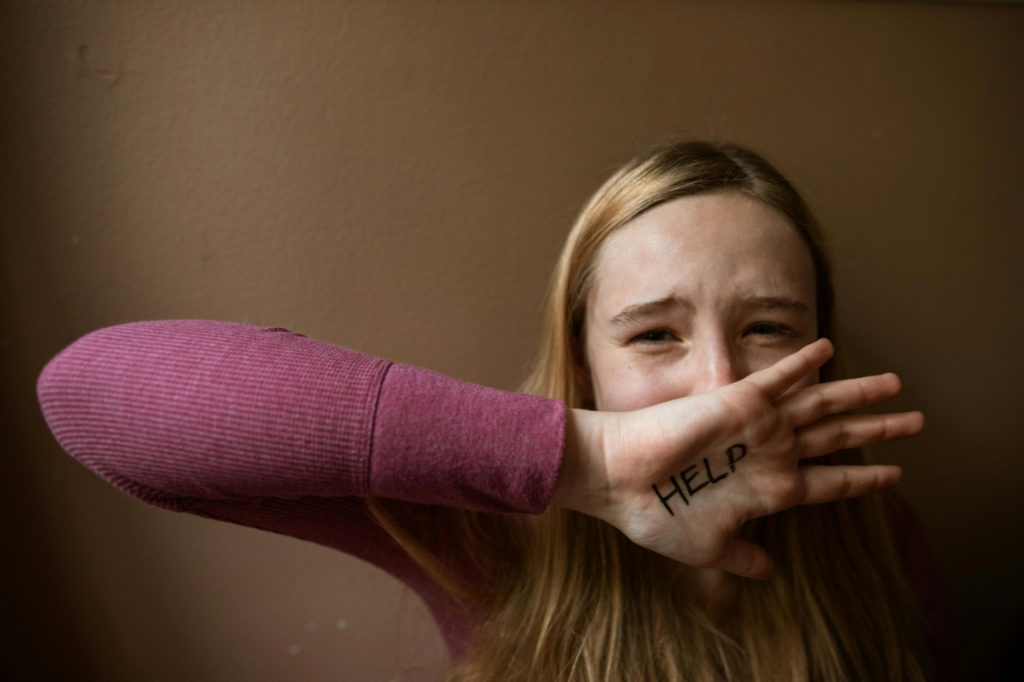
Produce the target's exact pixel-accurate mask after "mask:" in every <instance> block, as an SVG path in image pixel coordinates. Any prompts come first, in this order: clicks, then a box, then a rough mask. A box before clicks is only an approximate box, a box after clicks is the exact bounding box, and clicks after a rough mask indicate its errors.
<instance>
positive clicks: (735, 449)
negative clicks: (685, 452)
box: [651, 443, 747, 516]
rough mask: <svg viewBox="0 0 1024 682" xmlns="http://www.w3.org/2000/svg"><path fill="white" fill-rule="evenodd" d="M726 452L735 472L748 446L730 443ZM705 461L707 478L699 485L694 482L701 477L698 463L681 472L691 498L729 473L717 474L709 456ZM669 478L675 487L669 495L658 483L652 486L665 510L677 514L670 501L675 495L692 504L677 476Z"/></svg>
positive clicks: (671, 514)
mask: <svg viewBox="0 0 1024 682" xmlns="http://www.w3.org/2000/svg"><path fill="white" fill-rule="evenodd" d="M725 454H726V457H728V459H729V470H730V471H732V472H733V473H735V472H736V463H737V462H739V461H740V460H741V459H743V458H744V457H746V456H747V446H746V445H744V444H743V443H737V444H736V445H730V446H729V448H728V449H727V450H726V451H725ZM703 461H704V472H705V474H706V475H707V480H706V481H704V482H703V483H700V484H699V485H696V486H694V485H693V482H694V481H696V480H697V478H698V477H700V472H699V471H696V469H697V468H698V465H696V464H692V465H690V466H688V467H686V469H684V470H683V471H682V472H681V473H680V474H679V477H680V478H681V479H683V485H684V486H686V493H689V494H690V497H691V498H692V497H693V496H694V495H696V494H697V493H698V492H700V491H701V490H703V489H704V488H706V487H707V486H708V485H710V484H714V483H720V482H721V481H723V480H724V479H725V477H726V476H728V475H729V474H727V473H725V472H723V473H722V474H721V475H719V476H715V473H714V472H713V471H712V470H711V462H710V461H708V458H707V457H705V458H704V460H703ZM691 472H693V473H691ZM668 480H669V482H671V483H672V487H673V488H674V489H673V490H672V491H671V492H669V493H668V494H667V495H662V494H661V491H660V490H659V489H658V486H657V485H652V486H651V487H652V488H653V489H654V494H655V495H657V496H658V499H659V500H660V501H661V504H662V505H664V507H665V511H667V512H668V513H669V516H675V515H676V513H675V512H674V511H672V507H671V506H670V505H669V503H668V501H669V500H670V499H672V498H673V497H675V496H676V495H679V497H680V499H682V501H683V503H684V504H685V505H686V506H690V500H689V499H687V497H686V493H684V492H683V489H682V487H680V485H679V481H677V480H676V477H675V476H669V477H668Z"/></svg>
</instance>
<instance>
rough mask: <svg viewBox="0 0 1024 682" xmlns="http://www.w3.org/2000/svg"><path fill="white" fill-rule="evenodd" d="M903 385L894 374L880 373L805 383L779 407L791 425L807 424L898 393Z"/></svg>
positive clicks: (784, 399)
mask: <svg viewBox="0 0 1024 682" xmlns="http://www.w3.org/2000/svg"><path fill="white" fill-rule="evenodd" d="M902 387H903V384H902V383H901V382H900V378H899V377H898V376H896V375H895V374H881V375H879V376H872V377H860V378H858V379H846V380H844V381H831V382H829V383H827V384H817V385H815V386H808V387H807V388H804V389H801V390H799V391H797V392H796V393H794V394H793V395H792V396H786V397H785V398H783V399H782V401H780V402H779V403H778V404H779V407H780V408H781V409H783V410H784V411H785V413H786V414H788V415H789V417H790V423H792V424H793V425H794V426H806V425H807V424H810V423H811V422H816V421H818V420H819V419H821V418H822V417H827V416H828V415H830V414H839V413H840V412H847V411H849V410H856V409H858V408H861V407H867V406H868V405H874V404H875V403H878V402H881V401H883V400H887V399H889V398H892V397H894V396H896V395H899V392H900V389H901V388H902Z"/></svg>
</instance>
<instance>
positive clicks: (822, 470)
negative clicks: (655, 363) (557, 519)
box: [588, 342, 923, 578]
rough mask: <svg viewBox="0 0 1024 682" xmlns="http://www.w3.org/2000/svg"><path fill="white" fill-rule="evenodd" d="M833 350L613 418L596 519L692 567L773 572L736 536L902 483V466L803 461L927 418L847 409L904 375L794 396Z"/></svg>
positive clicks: (816, 347)
mask: <svg viewBox="0 0 1024 682" xmlns="http://www.w3.org/2000/svg"><path fill="white" fill-rule="evenodd" d="M830 355H831V345H830V344H828V342H817V343H815V344H811V346H808V347H807V348H805V349H804V350H802V351H801V352H800V353H797V354H795V355H793V356H790V357H789V358H786V359H785V360H782V361H780V362H779V363H777V364H776V365H774V366H773V367H771V368H768V369H766V370H763V371H761V372H757V373H755V374H752V375H750V376H749V377H747V378H746V379H744V380H742V381H738V382H736V383H733V384H730V385H728V386H724V387H722V388H719V389H717V390H715V391H712V392H710V393H705V394H701V395H698V396H692V397H687V398H681V399H678V400H673V401H669V402H666V403H662V404H660V405H655V406H653V407H650V408H646V409H644V410H638V411H636V412H629V413H618V414H614V415H610V420H609V422H608V423H607V424H606V426H605V429H604V432H603V439H602V443H603V447H602V450H603V457H602V460H603V461H601V462H599V463H597V464H598V465H597V466H594V467H592V468H591V474H590V475H591V476H592V477H593V479H594V480H593V481H592V482H591V490H593V491H595V493H596V495H595V497H594V499H595V501H597V500H600V502H598V503H597V504H595V505H594V510H593V511H589V512H588V513H591V514H592V515H594V516H598V517H599V518H602V519H603V520H605V521H607V522H609V523H611V524H612V525H614V526H616V527H618V528H619V529H620V530H622V531H623V532H624V533H625V534H626V535H627V537H629V538H630V539H631V540H633V541H634V542H636V543H637V544H639V545H641V546H643V547H646V548H648V549H651V550H653V551H655V552H658V553H659V554H664V555H666V556H668V557H671V558H674V559H677V560H678V561H681V562H683V563H686V564H689V565H692V566H701V567H714V568H721V569H724V570H727V571H730V572H732V573H736V574H738V575H743V576H747V577H756V578H766V577H768V576H769V575H770V574H771V570H772V562H771V558H770V557H769V556H768V554H767V553H766V552H765V551H764V549H762V548H761V547H759V546H757V545H755V544H753V543H750V542H748V541H745V540H741V539H739V538H736V534H737V532H738V531H739V528H740V526H741V525H742V524H743V523H745V522H746V521H749V520H751V519H753V518H758V517H761V516H765V515H768V514H773V513H777V512H779V511H782V510H784V509H788V508H790V507H793V506H795V505H798V504H811V503H821V502H829V501H833V500H838V499H843V498H847V497H855V496H859V495H863V494H866V493H869V492H874V491H876V490H880V489H882V488H885V487H888V486H890V485H894V484H895V483H896V482H897V481H898V480H899V476H900V471H899V469H898V467H892V466H814V465H812V466H801V465H800V462H801V460H802V459H806V458H810V457H818V456H821V455H824V454H827V453H829V452H832V451H835V450H837V449H842V448H851V447H860V446H862V445H867V444H869V443H874V442H879V441H884V440H894V439H896V438H902V437H906V436H909V435H914V434H915V433H917V432H919V431H920V430H921V428H922V427H923V418H922V416H921V415H920V413H907V414H900V415H864V416H853V415H844V416H835V415H838V414H839V413H841V412H845V411H847V410H851V409H856V408H859V407H863V406H865V405H869V404H872V403H874V402H878V401H879V400H884V399H886V398H889V397H892V396H893V395H895V394H896V393H898V392H899V388H900V385H899V380H898V379H897V378H896V377H895V376H894V375H882V376H878V377H864V378H861V379H852V380H848V381H840V382H833V383H828V384H818V385H813V386H808V387H806V388H802V389H799V390H794V391H790V392H788V393H787V390H788V389H790V387H791V386H793V385H794V384H795V383H797V382H798V381H799V380H800V379H801V378H802V377H803V376H806V375H807V374H808V373H809V372H812V371H814V370H815V369H816V368H817V367H818V366H820V365H821V364H823V363H824V362H825V360H827V359H828V357H829V356H830Z"/></svg>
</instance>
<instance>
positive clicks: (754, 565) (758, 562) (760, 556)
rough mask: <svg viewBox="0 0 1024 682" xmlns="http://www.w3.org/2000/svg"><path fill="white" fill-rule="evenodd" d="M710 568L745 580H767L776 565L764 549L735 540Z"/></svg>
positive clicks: (746, 541)
mask: <svg viewBox="0 0 1024 682" xmlns="http://www.w3.org/2000/svg"><path fill="white" fill-rule="evenodd" d="M709 568H720V569H722V570H723V571H728V572H729V573H735V574H736V575H738V576H741V577H743V578H755V579H757V580H767V579H768V578H771V577H772V571H773V570H774V568H775V564H774V562H773V561H772V558H771V556H769V555H768V552H766V551H765V549H764V547H761V546H760V545H756V544H754V543H753V542H750V541H749V540H741V539H739V538H733V539H731V540H729V542H728V544H727V545H726V547H725V551H724V552H722V555H721V557H719V559H718V561H716V562H714V563H713V564H709Z"/></svg>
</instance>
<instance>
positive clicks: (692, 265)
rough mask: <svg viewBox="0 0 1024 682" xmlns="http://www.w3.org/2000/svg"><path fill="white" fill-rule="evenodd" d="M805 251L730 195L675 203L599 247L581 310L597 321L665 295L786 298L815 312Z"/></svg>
mask: <svg viewBox="0 0 1024 682" xmlns="http://www.w3.org/2000/svg"><path fill="white" fill-rule="evenodd" d="M814 292H815V275H814V263H813V261H812V260H811V255H810V250H809V249H808V247H807V245H806V244H805V243H804V242H803V240H802V238H801V237H800V235H799V234H798V233H797V231H796V228H794V227H793V226H792V225H791V224H790V223H789V221H788V220H787V219H786V218H785V217H783V216H782V215H780V214H779V213H777V212H776V211H774V210H772V209H770V208H768V207H767V206H765V205H764V204H762V203H761V202H759V201H757V200H756V199H753V198H751V197H748V196H746V195H744V194H739V193H736V192H721V193H714V194H701V195H697V196H692V197H683V198H679V199H674V200H672V201H669V202H667V203H665V204H662V205H660V206H657V207H655V208H653V209H651V210H650V211H647V212H645V213H643V214H641V215H640V216H638V217H637V218H636V219H634V220H632V221H630V222H629V223H627V224H626V225H624V226H623V227H621V228H620V229H619V230H617V231H616V232H615V233H614V234H612V235H611V236H610V237H608V239H607V240H605V242H604V244H602V246H601V249H600V252H599V253H598V256H597V263H596V269H595V278H594V283H593V288H592V289H591V292H590V296H589V298H588V304H589V305H588V307H589V308H590V309H591V310H592V311H593V312H594V313H595V314H599V315H601V316H602V317H604V316H606V315H614V314H615V313H617V312H618V311H619V310H621V309H622V308H623V307H624V306H627V305H631V304H634V303H637V302H638V301H642V300H654V299H658V298H662V297H665V296H669V295H673V294H674V295H678V296H684V297H687V298H689V299H691V300H695V301H703V302H704V303H707V304H721V303H728V301H729V300H731V299H733V298H736V297H740V298H742V297H746V296H781V295H785V296H791V297H796V298H798V299H800V300H802V301H803V302H804V303H806V304H807V305H808V306H810V307H811V308H812V309H813V308H814V305H815V300H814Z"/></svg>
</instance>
